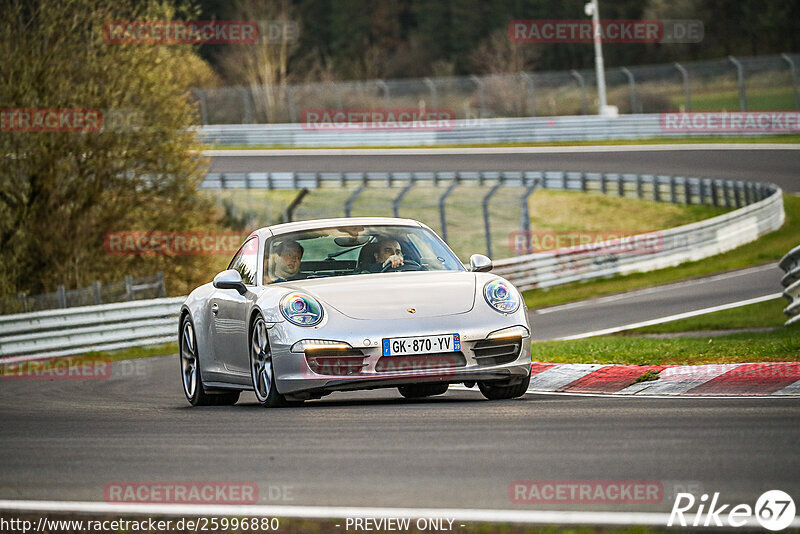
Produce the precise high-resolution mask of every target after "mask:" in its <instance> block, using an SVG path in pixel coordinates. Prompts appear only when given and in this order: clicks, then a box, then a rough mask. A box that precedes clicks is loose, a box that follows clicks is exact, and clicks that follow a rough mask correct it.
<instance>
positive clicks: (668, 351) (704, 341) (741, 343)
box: [531, 327, 800, 365]
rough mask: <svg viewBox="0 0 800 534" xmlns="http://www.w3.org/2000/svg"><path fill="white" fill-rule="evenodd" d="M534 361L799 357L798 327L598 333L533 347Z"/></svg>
mask: <svg viewBox="0 0 800 534" xmlns="http://www.w3.org/2000/svg"><path fill="white" fill-rule="evenodd" d="M531 353H532V357H533V360H534V361H540V362H553V363H601V364H620V365H662V364H677V365H700V364H706V363H744V362H786V361H798V359H799V356H800V328H798V327H786V328H780V329H778V330H775V331H772V332H764V333H739V334H730V335H726V336H719V337H714V338H684V337H680V338H670V339H653V338H644V337H633V336H599V337H593V338H586V339H578V340H574V341H544V342H540V343H534V344H533V346H532V347H531Z"/></svg>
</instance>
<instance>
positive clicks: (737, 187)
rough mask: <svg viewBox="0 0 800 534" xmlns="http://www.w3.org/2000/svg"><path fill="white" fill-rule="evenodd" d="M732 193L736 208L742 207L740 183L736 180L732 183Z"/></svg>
mask: <svg viewBox="0 0 800 534" xmlns="http://www.w3.org/2000/svg"><path fill="white" fill-rule="evenodd" d="M733 192H734V195H735V198H736V207H737V208H741V207H742V182H740V181H739V180H736V181H735V182H733Z"/></svg>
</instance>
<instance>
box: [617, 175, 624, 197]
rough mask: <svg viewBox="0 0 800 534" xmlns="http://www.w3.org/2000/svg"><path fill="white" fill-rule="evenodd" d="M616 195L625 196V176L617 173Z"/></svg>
mask: <svg viewBox="0 0 800 534" xmlns="http://www.w3.org/2000/svg"><path fill="white" fill-rule="evenodd" d="M617 196H619V197H624V196H625V176H623V175H622V174H618V175H617Z"/></svg>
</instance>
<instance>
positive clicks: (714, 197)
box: [711, 180, 719, 207]
mask: <svg viewBox="0 0 800 534" xmlns="http://www.w3.org/2000/svg"><path fill="white" fill-rule="evenodd" d="M718 193H719V186H718V184H717V180H711V203H712V204H713V205H714V207H718V206H719V199H718V198H717V195H718Z"/></svg>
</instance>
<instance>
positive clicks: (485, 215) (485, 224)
mask: <svg viewBox="0 0 800 534" xmlns="http://www.w3.org/2000/svg"><path fill="white" fill-rule="evenodd" d="M502 186H503V182H502V180H501V181H499V182H497V183H496V184H495V185H494V186H492V188H491V189H490V190H489V192H488V193H486V195H485V196H484V197H483V202H482V204H483V227H484V229H485V230H486V255H487V256H489V257H490V258H491V257H492V232H491V229H490V228H489V201H490V200H491V199H492V195H494V194H495V193H496V192H497V190H498V189H500V188H501V187H502Z"/></svg>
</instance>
